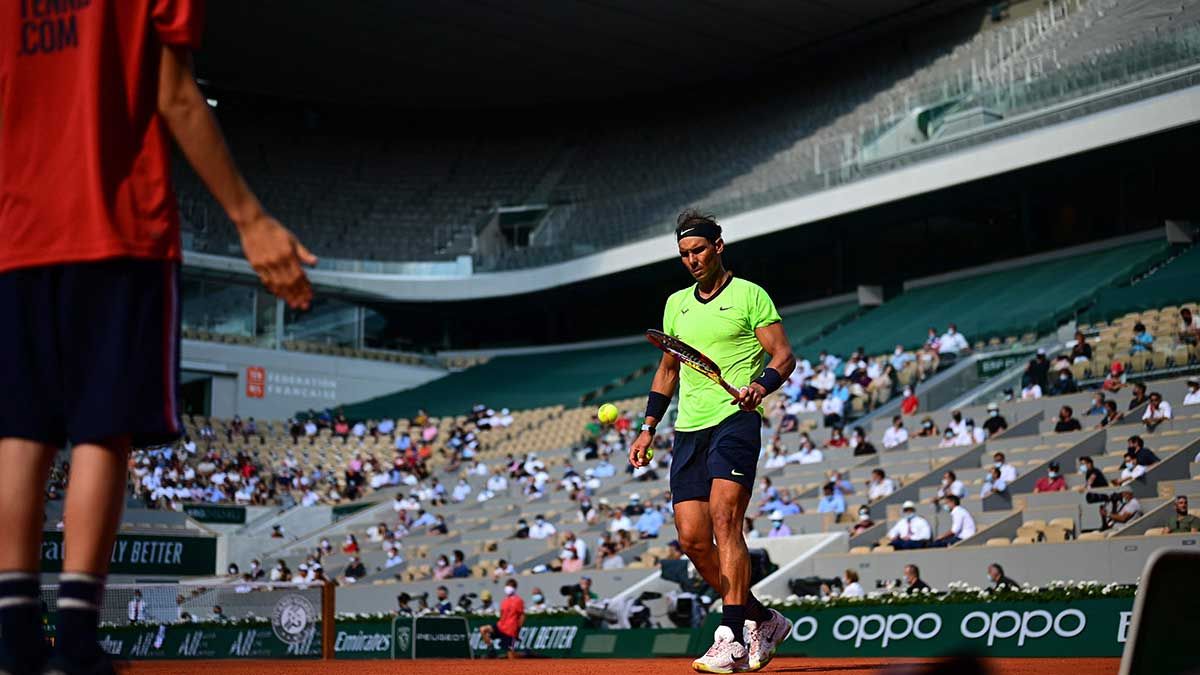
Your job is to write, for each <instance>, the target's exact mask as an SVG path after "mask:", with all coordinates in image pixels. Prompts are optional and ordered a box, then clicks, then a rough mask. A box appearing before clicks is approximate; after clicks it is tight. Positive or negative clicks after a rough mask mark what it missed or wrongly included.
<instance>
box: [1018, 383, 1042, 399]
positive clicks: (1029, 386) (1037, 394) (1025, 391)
mask: <svg viewBox="0 0 1200 675" xmlns="http://www.w3.org/2000/svg"><path fill="white" fill-rule="evenodd" d="M1041 397H1042V385H1040V384H1038V383H1037V382H1029V383H1026V384H1025V385H1024V386H1023V387H1021V400H1022V401H1034V400H1037V399H1039V398H1041Z"/></svg>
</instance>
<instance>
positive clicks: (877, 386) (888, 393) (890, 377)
mask: <svg viewBox="0 0 1200 675" xmlns="http://www.w3.org/2000/svg"><path fill="white" fill-rule="evenodd" d="M898 382H899V378H898V377H897V375H896V369H895V368H893V367H892V364H890V363H889V364H888V365H886V366H884V368H883V371H882V372H880V373H879V374H878V375H876V376H875V377H874V378H872V380H871V381H870V383H868V384H867V410H874V409H876V408H878V407H879V406H881V405H883V404H885V403H887V402H888V401H889V400H891V398H892V392H893V391H895V390H896V384H897V383H898Z"/></svg>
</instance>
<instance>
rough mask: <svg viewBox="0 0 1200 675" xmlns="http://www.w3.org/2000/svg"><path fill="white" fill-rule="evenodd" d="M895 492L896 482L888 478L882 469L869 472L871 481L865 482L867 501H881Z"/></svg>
mask: <svg viewBox="0 0 1200 675" xmlns="http://www.w3.org/2000/svg"><path fill="white" fill-rule="evenodd" d="M895 491H896V481H894V480H892V479H891V478H888V477H887V473H886V472H885V471H884V470H883V469H872V470H871V479H870V480H868V481H867V499H869V500H871V501H875V500H877V499H883V498H884V497H887V496H888V495H890V494H892V493H893V492H895Z"/></svg>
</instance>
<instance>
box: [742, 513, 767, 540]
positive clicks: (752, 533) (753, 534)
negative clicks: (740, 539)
mask: <svg viewBox="0 0 1200 675" xmlns="http://www.w3.org/2000/svg"><path fill="white" fill-rule="evenodd" d="M742 535H743V536H744V537H745V538H746V541H749V540H751V539H758V538H759V537H761V536H762V535H760V534H759V533H758V530H756V529H754V519H753V518H751V517H750V516H746V517H745V518H743V519H742Z"/></svg>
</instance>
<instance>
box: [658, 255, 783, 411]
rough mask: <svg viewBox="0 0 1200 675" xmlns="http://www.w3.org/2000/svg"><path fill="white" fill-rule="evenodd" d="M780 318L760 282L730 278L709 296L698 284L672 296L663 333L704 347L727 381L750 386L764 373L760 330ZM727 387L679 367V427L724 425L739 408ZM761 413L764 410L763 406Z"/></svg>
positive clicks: (764, 365) (702, 348)
mask: <svg viewBox="0 0 1200 675" xmlns="http://www.w3.org/2000/svg"><path fill="white" fill-rule="evenodd" d="M779 321H780V318H779V312H778V311H776V309H775V303H773V302H771V298H770V296H768V295H767V292H766V291H764V290H763V289H762V288H761V287H760V286H758V285H756V284H753V283H750V282H749V281H745V280H744V279H738V278H736V277H732V276H731V277H730V278H729V281H727V282H725V285H724V286H722V287H721V290H719V291H717V294H716V295H714V296H712V297H711V298H709V299H707V300H701V299H700V291H699V289H698V287H697V285H695V284H693V285H692V286H691V287H689V288H685V289H683V290H681V291H676V292H675V293H672V294H671V297H669V298H667V306H666V309H665V310H664V311H663V332H664V333H666V334H667V335H671V336H674V337H677V338H679V339H680V340H683V341H684V342H686V343H688V344H689V345H691V346H693V347H695V348H696V349H699V350H700V352H701V353H703V354H704V355H705V356H707V357H708V358H710V359H712V360H713V361H714V362H716V364H717V365H718V366H720V367H721V375H722V376H723V377H724V378H725V381H726V382H728V383H729V384H731V385H733V386H734V387H737V388H739V389H740V388H742V387H745V386H746V385H748V384H750V382H751V381H752V380H753V379H754V378H756V377H758V376H759V375H761V374H762V371H763V368H765V367H766V365H767V353H766V352H765V351H763V348H762V345H761V344H759V342H758V337H757V336H756V335H755V334H754V331H755V330H757V329H759V328H762V327H763V326H769V325H771V324H773V323H778V322H779ZM731 400H732V398H731V397H730V396H729V392H727V391H725V390H724V389H723V388H722V387H721V385H719V384H717V383H716V382H713V381H712V380H710V379H708V378H707V377H705V376H703V375H701V374H700V373H698V372H696V371H695V370H692V369H691V368H689V367H688V366H686V365H682V364H681V365H680V367H679V418H678V419H676V420H675V428H676V429H677V430H679V431H696V430H699V429H707V428H708V427H712V426H716V425H717V424H720V423H721V421H722V420H724V419H725V418H726V417H729V416H730V415H732V414H734V413H736V412H737V411H738V407H737V406H734V405H730V401H731ZM758 413H759V414H760V415H761V414H763V410H762V408H761V407H759V409H758Z"/></svg>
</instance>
